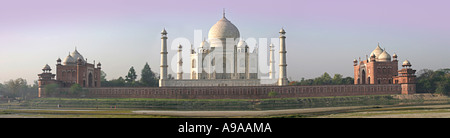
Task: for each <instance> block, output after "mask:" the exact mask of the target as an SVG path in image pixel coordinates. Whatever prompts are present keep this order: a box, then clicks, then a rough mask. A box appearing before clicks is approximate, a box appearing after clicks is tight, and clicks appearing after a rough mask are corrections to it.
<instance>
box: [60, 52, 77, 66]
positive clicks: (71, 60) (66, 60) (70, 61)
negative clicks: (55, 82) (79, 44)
mask: <svg viewBox="0 0 450 138" xmlns="http://www.w3.org/2000/svg"><path fill="white" fill-rule="evenodd" d="M75 63H77V61H76V60H75V59H74V58H73V57H72V56H71V55H70V54H69V55H68V56H67V57H66V58H64V60H63V64H64V65H69V64H75Z"/></svg>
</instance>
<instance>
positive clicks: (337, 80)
mask: <svg viewBox="0 0 450 138" xmlns="http://www.w3.org/2000/svg"><path fill="white" fill-rule="evenodd" d="M332 84H334V85H341V84H343V79H342V75H341V74H334V77H333V80H332Z"/></svg>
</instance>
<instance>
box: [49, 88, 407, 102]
mask: <svg viewBox="0 0 450 138" xmlns="http://www.w3.org/2000/svg"><path fill="white" fill-rule="evenodd" d="M60 91H69V89H68V88H61V89H60ZM270 92H272V94H271V95H270V96H269V93H270ZM274 92H275V93H276V95H275V96H274V94H273V93H274ZM401 93H402V87H401V85H399V84H385V85H319V86H232V87H230V86H228V87H217V86H216V87H162V88H160V87H142V88H135V87H103V88H86V92H84V93H83V94H78V95H67V94H66V95H62V94H58V95H52V96H50V95H45V94H43V95H41V97H86V98H168V99H265V98H290V97H324V96H353V95H381V94H401Z"/></svg>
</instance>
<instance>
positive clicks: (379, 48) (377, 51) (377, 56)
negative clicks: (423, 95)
mask: <svg viewBox="0 0 450 138" xmlns="http://www.w3.org/2000/svg"><path fill="white" fill-rule="evenodd" d="M381 53H383V49H381V47H380V45H378V46H377V47H376V48H375V49H374V50H373V51H372V53H370V56H372V54H374V55H375V57H376V58H379V56H380V54H381Z"/></svg>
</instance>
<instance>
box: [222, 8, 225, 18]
mask: <svg viewBox="0 0 450 138" xmlns="http://www.w3.org/2000/svg"><path fill="white" fill-rule="evenodd" d="M222 14H223V18H225V8H223V13H222Z"/></svg>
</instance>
